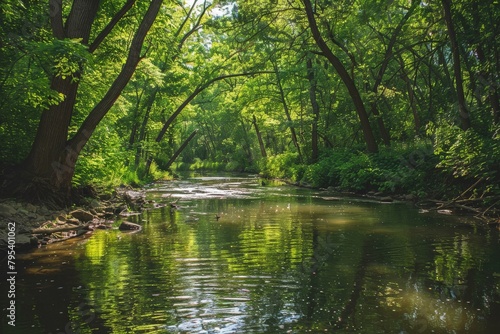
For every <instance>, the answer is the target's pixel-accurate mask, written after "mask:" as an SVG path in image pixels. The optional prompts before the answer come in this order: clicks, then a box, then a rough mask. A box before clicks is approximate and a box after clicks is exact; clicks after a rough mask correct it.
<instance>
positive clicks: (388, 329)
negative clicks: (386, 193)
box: [2, 176, 500, 333]
mask: <svg viewBox="0 0 500 334" xmlns="http://www.w3.org/2000/svg"><path fill="white" fill-rule="evenodd" d="M148 196H149V197H150V198H151V199H155V200H156V201H157V202H164V203H169V202H172V201H176V203H177V204H178V206H179V208H178V209H176V210H172V209H171V208H170V207H169V206H165V207H162V208H157V209H152V210H148V211H145V212H143V214H141V215H140V216H136V217H131V219H134V221H135V222H136V223H140V224H141V225H143V230H142V231H141V232H140V233H136V234H124V233H121V232H120V231H118V230H110V231H97V232H96V233H95V234H93V235H92V236H91V237H90V238H88V239H79V240H72V241H70V242H66V243H64V244H59V245H57V244H56V245H51V246H49V247H47V248H44V249H38V250H36V251H34V252H31V253H27V254H23V255H20V256H19V258H18V262H19V266H21V267H22V268H24V269H22V271H20V272H19V274H18V277H19V282H18V286H17V295H16V302H17V306H18V309H17V314H18V319H17V320H18V322H17V326H16V330H17V331H15V332H18V333H76V332H79V333H325V332H328V333H332V332H335V333H350V332H353V331H356V332H361V333H430V332H434V333H496V332H497V331H496V330H497V329H498V328H500V320H499V319H498V315H499V314H500V307H499V305H500V259H499V258H498V257H497V254H499V251H500V246H499V239H498V233H496V232H493V231H491V232H490V231H483V230H475V229H472V228H470V227H467V226H466V225H464V224H463V223H462V222H461V221H460V219H457V218H454V217H443V216H434V215H430V214H418V213H417V211H416V210H415V209H413V208H412V207H410V206H408V205H405V204H378V203H371V202H365V201H359V200H357V199H349V198H333V197H331V196H330V195H329V194H324V193H321V192H317V191H313V190H308V189H299V188H294V187H289V186H286V185H283V184H279V183H274V184H273V183H272V184H265V185H263V184H262V183H261V182H260V181H259V180H258V179H257V178H254V177H248V176H245V177H239V176H238V177H235V176H229V177H227V176H221V177H210V176H205V177H196V178H193V179H187V180H181V181H174V182H165V183H159V184H155V185H152V186H151V187H150V188H149V189H148ZM4 312H5V309H4ZM4 332H6V333H9V332H12V328H8V326H7V325H6V322H5V319H3V320H2V333H4Z"/></svg>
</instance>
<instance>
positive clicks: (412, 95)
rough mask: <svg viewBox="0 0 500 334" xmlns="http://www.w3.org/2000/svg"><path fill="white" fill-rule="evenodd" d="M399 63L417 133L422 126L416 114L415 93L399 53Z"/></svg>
mask: <svg viewBox="0 0 500 334" xmlns="http://www.w3.org/2000/svg"><path fill="white" fill-rule="evenodd" d="M398 59H399V63H400V65H399V66H400V68H401V78H402V79H403V81H404V82H405V83H406V90H407V92H408V98H409V100H410V108H411V111H412V113H413V124H414V127H415V134H416V135H418V134H419V133H420V128H421V126H422V124H421V121H420V116H419V114H418V108H417V105H416V101H417V96H416V94H415V90H414V89H413V85H412V82H411V80H410V77H409V76H408V73H407V72H406V68H405V63H404V59H403V57H401V55H400V56H399V57H398Z"/></svg>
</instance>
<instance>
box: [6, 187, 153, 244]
mask: <svg viewBox="0 0 500 334" xmlns="http://www.w3.org/2000/svg"><path fill="white" fill-rule="evenodd" d="M86 202H87V203H85V204H83V205H81V206H79V207H72V208H64V209H58V210H54V209H49V208H47V207H46V206H45V205H35V204H31V203H26V202H21V201H18V200H12V199H2V200H1V201H0V252H1V251H5V250H6V249H7V246H8V245H9V239H11V240H12V239H15V245H16V248H17V249H19V250H22V249H29V248H34V247H41V246H43V245H47V244H51V243H55V242H59V241H63V240H67V239H70V238H74V237H77V236H81V235H84V234H90V233H92V231H94V230H96V229H108V228H111V227H112V225H113V223H114V222H115V221H116V220H118V219H122V218H123V217H126V216H127V215H131V214H133V212H140V211H142V210H143V208H144V207H145V206H146V205H148V204H153V203H147V202H146V195H145V192H144V191H142V190H140V191H138V190H134V189H132V188H127V187H123V188H118V189H116V190H115V192H114V193H113V195H112V196H101V197H96V198H91V199H88V200H87V201H86ZM14 231H15V232H14ZM9 232H10V234H9ZM9 237H10V238H9ZM11 243H12V241H11Z"/></svg>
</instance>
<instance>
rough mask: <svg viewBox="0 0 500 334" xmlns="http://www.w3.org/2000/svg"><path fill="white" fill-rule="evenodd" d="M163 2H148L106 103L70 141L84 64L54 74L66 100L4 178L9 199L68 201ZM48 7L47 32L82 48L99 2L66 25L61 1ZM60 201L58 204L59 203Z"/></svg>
mask: <svg viewBox="0 0 500 334" xmlns="http://www.w3.org/2000/svg"><path fill="white" fill-rule="evenodd" d="M133 2H135V1H127V2H126V4H125V6H124V7H123V8H122V10H120V11H119V12H118V13H117V14H116V15H115V17H114V18H113V19H112V20H111V22H110V24H109V25H107V26H106V27H105V28H104V30H102V31H101V34H98V37H97V39H96V40H95V42H93V43H92V44H91V46H92V48H90V49H89V50H90V51H93V50H95V49H97V47H98V45H99V44H100V43H101V42H102V40H104V39H105V37H106V35H107V34H109V33H110V32H111V30H112V29H113V27H114V25H115V24H116V22H117V21H118V20H119V19H120V18H121V17H123V16H124V13H125V12H126V11H127V10H128V9H129V8H130V7H131V4H132V3H133ZM162 2H163V1H162V0H152V1H151V3H150V5H149V7H148V9H147V10H146V12H145V14H144V16H143V18H142V21H141V23H140V24H139V26H138V28H137V29H136V31H135V34H134V37H133V39H132V42H131V44H130V47H129V50H128V56H127V59H126V61H125V63H124V65H123V67H122V69H121V71H120V73H119V74H118V76H117V77H116V79H115V80H114V82H113V83H112V85H111V87H109V89H108V91H107V93H106V94H105V95H104V97H103V98H102V99H101V100H100V101H99V103H97V105H96V106H95V107H94V108H93V109H92V111H91V112H90V113H89V114H88V116H87V117H86V119H85V120H84V122H83V124H81V126H80V127H79V129H78V131H77V132H76V134H75V135H74V136H73V137H72V138H70V139H69V138H68V134H69V126H70V123H71V118H72V115H73V112H74V106H75V103H76V98H77V93H78V88H79V81H80V78H81V77H82V74H83V71H84V67H85V64H84V63H82V62H80V63H78V64H77V67H76V68H75V69H73V70H72V71H71V72H70V73H55V74H54V75H53V77H52V83H51V88H52V89H53V90H55V91H57V92H59V93H61V94H63V95H64V96H65V98H64V100H63V101H62V102H61V103H58V104H55V105H51V106H50V107H49V108H47V109H46V110H44V111H43V113H42V116H41V119H40V123H39V126H38V130H37V134H36V137H35V140H34V142H33V145H32V148H31V151H30V153H29V155H28V157H27V158H26V159H25V161H24V162H23V163H22V165H21V168H20V169H19V170H20V172H19V171H16V172H15V173H12V174H11V175H8V177H7V179H6V180H5V182H4V184H3V186H4V188H5V190H6V191H7V192H9V193H13V194H16V195H22V196H27V197H35V198H32V199H36V198H45V199H47V198H50V197H52V199H53V200H54V201H58V202H59V203H64V202H67V201H68V200H69V198H70V190H71V181H72V178H73V175H74V169H75V164H76V161H77V159H78V157H79V155H80V152H81V150H82V148H83V147H84V146H85V144H86V143H87V141H88V140H89V138H90V136H91V135H92V133H93V131H94V130H95V128H96V127H97V125H98V124H99V122H100V121H101V120H102V118H103V117H104V116H105V115H106V113H107V112H108V111H109V110H110V108H111V107H112V106H113V104H114V102H115V101H116V100H117V99H118V97H119V96H120V94H121V92H122V90H123V88H124V87H125V86H126V85H127V83H128V81H129V80H130V78H131V77H132V75H133V73H134V71H135V68H136V67H137V64H138V63H139V61H140V60H141V57H142V56H143V55H142V46H143V43H144V40H145V38H146V35H147V33H148V31H149V29H150V28H151V26H152V25H153V22H154V21H155V19H156V16H157V15H158V12H159V10H160V7H161V4H162ZM49 3H50V5H51V6H52V15H51V27H52V33H53V36H54V38H56V39H59V40H63V39H65V40H66V39H70V40H72V41H74V43H79V44H81V45H83V46H88V45H89V39H90V34H91V30H92V27H93V25H94V22H95V18H96V16H97V14H98V11H99V3H100V1H98V0H91V1H87V0H75V1H73V4H72V6H71V10H70V12H69V15H68V17H67V19H66V21H65V22H63V7H62V1H49ZM61 200H62V201H61Z"/></svg>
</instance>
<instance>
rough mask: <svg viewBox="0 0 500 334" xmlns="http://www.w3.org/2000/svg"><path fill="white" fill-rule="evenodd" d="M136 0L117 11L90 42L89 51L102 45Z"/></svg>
mask: <svg viewBox="0 0 500 334" xmlns="http://www.w3.org/2000/svg"><path fill="white" fill-rule="evenodd" d="M56 1H60V0H56ZM135 1H136V0H128V1H127V2H126V3H125V5H123V7H122V8H121V9H120V10H119V11H118V13H116V15H115V16H113V18H112V19H111V21H110V22H109V23H108V25H107V26H106V27H105V28H104V29H103V30H102V31H101V32H100V33H99V35H97V37H96V39H95V40H94V41H93V42H92V44H90V46H89V52H90V53H93V52H94V51H95V50H97V48H98V47H99V45H101V43H102V41H104V39H105V38H106V37H107V36H108V35H109V33H110V32H111V31H112V30H113V28H114V27H115V26H116V24H117V23H118V22H119V21H120V20H121V19H122V18H123V17H124V16H125V14H126V13H127V12H128V11H129V10H130V9H131V8H132V7H133V6H134V4H135Z"/></svg>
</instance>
